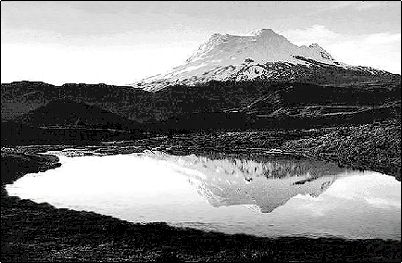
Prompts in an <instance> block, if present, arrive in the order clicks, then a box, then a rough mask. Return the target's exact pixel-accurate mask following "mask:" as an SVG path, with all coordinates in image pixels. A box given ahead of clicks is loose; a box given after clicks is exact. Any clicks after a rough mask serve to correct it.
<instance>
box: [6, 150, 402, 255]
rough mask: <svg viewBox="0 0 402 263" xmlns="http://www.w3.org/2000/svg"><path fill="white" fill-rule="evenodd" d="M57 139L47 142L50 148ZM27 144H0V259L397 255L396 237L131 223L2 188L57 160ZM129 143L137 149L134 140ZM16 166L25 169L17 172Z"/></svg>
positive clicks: (398, 252) (399, 243)
mask: <svg viewBox="0 0 402 263" xmlns="http://www.w3.org/2000/svg"><path fill="white" fill-rule="evenodd" d="M64 147H65V146H50V148H53V149H57V148H58V149H61V148H64ZM27 148H28V149H25V153H23V150H22V152H19V153H18V152H14V153H13V155H11V156H12V157H11V158H10V153H5V152H3V149H2V190H1V207H2V209H1V219H2V220H1V229H2V240H1V251H2V254H1V260H2V261H16V260H39V261H48V260H70V261H96V260H105V261H125V260H130V261H167V260H175V261H206V260H212V261H234V260H236V261H254V262H259V261H266V260H271V261H293V260H297V261H317V262H320V261H339V260H343V261H366V260H367V261H370V260H375V261H387V262H390V261H391V262H392V261H394V262H400V258H401V253H400V252H401V251H400V248H401V242H400V241H397V240H379V239H356V240H350V239H340V238H307V237H280V238H263V237H255V236H248V235H242V234H237V235H228V234H223V233H217V232H204V231H201V230H194V229H186V228H177V227H172V226H168V225H167V224H166V223H150V224H136V223H130V222H127V221H123V220H120V219H116V218H113V217H110V216H104V215H99V214H96V213H93V212H85V211H74V210H69V209H63V208H61V209H57V208H54V207H53V206H51V205H49V204H46V203H41V204H38V203H35V202H33V201H30V200H21V199H19V198H18V197H10V196H8V194H7V193H6V191H5V189H4V184H6V182H9V181H11V182H12V181H14V180H16V179H17V178H19V177H21V176H23V175H24V174H26V173H28V172H38V171H44V170H47V169H52V168H57V167H59V166H60V165H58V158H57V157H55V156H52V155H44V154H38V152H42V151H43V150H44V149H46V148H47V149H49V148H48V147H47V146H38V147H35V146H31V147H27ZM35 148H36V149H35ZM38 148H39V149H38ZM22 149H23V147H22ZM131 150H132V151H134V150H135V151H141V147H137V148H134V147H133V148H132V149H131ZM101 152H104V151H101ZM109 153H110V154H113V153H114V151H110V152H109ZM4 157H6V158H4ZM21 159H22V160H23V161H21ZM5 162H9V166H10V162H14V164H18V169H15V173H14V174H7V175H6V177H4V173H3V167H4V166H5V165H6V164H5ZM21 167H24V169H25V171H23V172H21ZM45 222H46V223H45Z"/></svg>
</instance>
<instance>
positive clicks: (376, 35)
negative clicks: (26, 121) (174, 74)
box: [1, 1, 401, 84]
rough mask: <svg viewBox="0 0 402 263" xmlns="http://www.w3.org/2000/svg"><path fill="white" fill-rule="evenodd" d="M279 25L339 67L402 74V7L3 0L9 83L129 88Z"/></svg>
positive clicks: (3, 67) (4, 75) (4, 70)
mask: <svg viewBox="0 0 402 263" xmlns="http://www.w3.org/2000/svg"><path fill="white" fill-rule="evenodd" d="M261 28H271V29H273V30H274V31H276V32H278V33H281V34H282V35H284V36H285V37H287V38H288V39H289V40H290V41H291V42H293V43H295V44H297V45H302V44H311V43H314V42H316V43H318V44H320V45H321V46H322V47H324V48H325V49H326V50H327V51H329V52H330V53H331V54H332V55H333V56H334V57H335V58H336V59H337V60H339V61H342V62H345V63H348V64H352V65H365V66H372V67H375V68H380V69H385V70H388V71H390V72H393V73H400V72H401V2H399V1H396V2H352V1H348V2H56V1H55V2H19V1H18V2H17V1H15V2H1V82H3V83H4V82H10V81H17V80H40V81H45V82H49V83H53V84H62V83H65V82H86V83H100V82H104V83H108V84H127V83H132V82H134V81H136V80H139V79H141V78H143V77H147V76H150V75H155V74H158V73H163V72H165V71H167V70H169V69H170V68H171V67H174V66H177V65H180V64H182V63H183V62H184V60H185V59H186V58H187V57H189V56H190V55H191V53H192V52H193V51H194V50H195V49H197V48H198V46H199V45H200V44H201V43H203V42H205V41H207V40H208V38H209V37H210V35H211V34H213V33H229V34H237V35H242V34H247V33H249V32H251V31H253V30H256V29H261Z"/></svg>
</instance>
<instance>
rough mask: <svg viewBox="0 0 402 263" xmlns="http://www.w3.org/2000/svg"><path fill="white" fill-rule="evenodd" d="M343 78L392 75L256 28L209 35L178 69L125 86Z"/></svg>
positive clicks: (322, 81)
mask: <svg viewBox="0 0 402 263" xmlns="http://www.w3.org/2000/svg"><path fill="white" fill-rule="evenodd" d="M345 74H346V75H353V76H359V77H361V78H362V81H366V80H367V79H374V78H378V77H379V78H391V77H392V76H393V75H394V74H392V73H389V72H387V71H384V70H379V69H374V68H372V67H365V66H350V65H347V64H345V63H342V62H339V61H337V60H335V59H334V58H333V56H332V55H331V54H330V53H329V52H328V51H326V50H325V49H324V48H323V47H321V46H320V45H318V44H317V43H312V44H310V45H309V46H305V45H302V46H297V45H295V44H293V43H291V42H290V41H289V40H288V39H287V38H286V37H284V36H282V35H280V34H277V33H275V32H274V31H273V30H272V29H262V30H259V31H257V32H255V33H253V34H252V35H247V36H239V35H229V34H219V33H216V34H213V35H212V36H211V37H210V38H209V39H208V41H207V42H205V43H203V44H201V45H200V47H199V48H198V49H197V50H196V51H195V52H194V53H193V54H192V55H191V56H190V57H189V58H188V59H187V60H186V61H185V63H184V64H183V65H180V66H177V67H174V68H173V69H172V70H171V71H169V72H168V73H166V74H158V75H155V76H151V77H148V78H145V79H143V80H141V81H139V82H136V83H133V84H131V86H133V87H136V88H140V89H143V90H146V91H152V92H154V91H158V90H161V89H163V88H166V87H167V86H170V85H189V86H192V85H197V84H200V83H205V82H208V81H212V80H214V81H244V80H255V79H259V80H264V81H274V82H275V81H301V82H306V81H307V82H311V83H316V84H333V83H337V84H340V83H348V82H350V81H349V80H348V79H345V78H344V77H343V78H342V76H343V75H345ZM328 76H331V79H330V80H327V79H326V78H328Z"/></svg>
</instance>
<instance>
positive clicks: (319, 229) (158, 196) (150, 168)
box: [7, 153, 401, 239]
mask: <svg viewBox="0 0 402 263" xmlns="http://www.w3.org/2000/svg"><path fill="white" fill-rule="evenodd" d="M60 158H61V162H62V164H63V165H62V167H60V168H57V169H54V170H48V171H46V172H43V173H38V174H29V175H26V176H24V177H22V178H20V179H19V180H17V181H16V182H15V183H14V184H12V185H8V186H7V190H8V192H9V194H10V195H17V196H20V197H21V198H29V199H32V200H34V201H37V202H48V203H50V204H52V205H54V206H56V207H66V208H72V209H76V210H88V211H95V212H98V213H101V214H106V215H111V216H115V217H118V218H121V219H125V220H129V221H133V222H149V221H166V222H169V223H171V224H174V225H180V226H191V227H196V228H201V229H206V230H218V231H222V232H227V233H247V234H255V235H261V236H288V235H311V236H323V235H336V236H342V237H348V238H392V239H400V236H401V234H400V233H401V219H400V216H401V192H400V191H401V184H400V182H398V181H396V180H395V179H394V178H393V177H390V176H386V175H382V174H379V173H375V172H364V173H363V172H357V171H350V170H349V171H348V170H346V169H341V168H338V167H336V166H334V165H333V164H328V163H324V162H318V161H309V160H305V159H303V160H291V159H286V158H284V157H282V158H278V159H276V158H271V159H269V160H265V161H261V160H260V161H252V160H244V159H233V158H227V159H210V158H206V157H197V156H194V155H190V156H181V157H180V156H171V155H165V154H156V155H154V154H149V153H147V154H131V155H114V156H105V157H98V156H87V157H77V158H70V157H65V156H60ZM300 182H301V183H300Z"/></svg>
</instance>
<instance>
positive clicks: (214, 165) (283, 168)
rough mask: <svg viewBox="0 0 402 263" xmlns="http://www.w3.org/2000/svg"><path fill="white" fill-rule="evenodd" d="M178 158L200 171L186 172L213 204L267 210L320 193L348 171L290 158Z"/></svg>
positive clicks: (180, 162) (183, 163) (187, 165)
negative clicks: (299, 195)
mask: <svg viewBox="0 0 402 263" xmlns="http://www.w3.org/2000/svg"><path fill="white" fill-rule="evenodd" d="M175 158H177V160H176V161H177V163H178V164H179V165H180V166H184V167H186V168H190V169H194V170H197V171H199V172H200V173H186V175H187V176H188V177H189V182H190V183H191V184H192V185H194V186H195V187H196V188H197V191H198V193H199V194H200V195H202V196H203V197H205V198H206V199H207V200H208V202H209V203H210V204H211V205H213V206H215V207H219V206H230V205H251V207H255V206H257V207H258V208H259V210H260V211H261V212H263V213H269V212H272V211H273V210H274V209H275V208H277V207H279V206H281V205H283V204H285V203H286V202H287V201H288V200H289V199H290V198H292V197H293V196H296V195H298V194H304V195H305V194H309V195H312V196H318V195H320V194H321V193H322V192H323V191H325V190H326V189H327V188H328V187H329V186H330V185H331V184H332V183H333V182H334V181H335V180H336V178H337V175H339V174H341V173H343V172H345V170H346V169H342V168H339V167H338V166H337V165H336V164H333V163H327V162H322V161H314V160H308V159H304V158H303V159H291V158H290V157H281V158H278V157H266V158H264V159H262V160H261V159H260V160H258V161H254V160H245V159H238V158H229V159H209V158H207V157H198V156H195V155H190V156H181V157H175Z"/></svg>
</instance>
